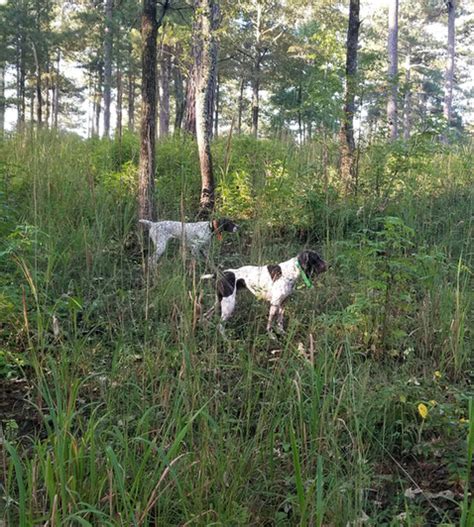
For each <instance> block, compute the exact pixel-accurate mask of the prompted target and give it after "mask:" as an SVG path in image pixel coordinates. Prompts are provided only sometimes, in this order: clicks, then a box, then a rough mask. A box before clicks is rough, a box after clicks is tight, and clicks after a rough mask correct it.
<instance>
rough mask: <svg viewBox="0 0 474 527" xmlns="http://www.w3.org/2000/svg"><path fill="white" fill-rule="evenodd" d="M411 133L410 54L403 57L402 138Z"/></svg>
mask: <svg viewBox="0 0 474 527" xmlns="http://www.w3.org/2000/svg"><path fill="white" fill-rule="evenodd" d="M410 134H411V56H410V51H408V53H407V56H406V57H405V100H404V105H403V139H404V141H408V140H409V139H410Z"/></svg>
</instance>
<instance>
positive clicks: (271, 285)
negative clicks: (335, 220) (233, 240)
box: [201, 251, 327, 335]
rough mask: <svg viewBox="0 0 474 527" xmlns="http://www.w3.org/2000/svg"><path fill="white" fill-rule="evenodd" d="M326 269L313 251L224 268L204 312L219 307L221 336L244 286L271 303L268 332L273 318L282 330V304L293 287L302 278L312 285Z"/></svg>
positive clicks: (283, 311)
mask: <svg viewBox="0 0 474 527" xmlns="http://www.w3.org/2000/svg"><path fill="white" fill-rule="evenodd" d="M326 270H327V265H326V262H325V261H324V260H323V259H322V258H321V257H320V256H319V254H318V253H317V252H315V251H303V252H301V253H299V254H298V255H297V256H295V257H293V258H291V259H290V260H287V261H285V262H282V263H280V264H277V265H263V266H254V265H245V266H244V267H239V268H238V269H226V270H225V271H223V272H222V274H221V275H220V276H219V277H218V279H217V283H216V289H217V299H216V303H215V304H214V306H213V307H212V308H211V309H210V310H209V311H208V313H207V314H206V315H210V314H211V313H212V312H213V311H214V310H215V308H216V307H217V306H220V311H221V320H220V324H219V330H220V332H221V333H222V334H223V335H224V325H223V324H224V322H226V321H227V320H229V318H230V317H231V316H232V314H233V313H234V310H235V307H236V305H237V291H238V290H239V289H243V288H246V289H248V290H249V291H250V292H251V293H252V294H253V295H254V296H255V297H257V298H261V299H262V300H266V301H267V302H270V312H269V315H268V321H267V331H268V332H269V333H271V331H272V326H273V321H274V319H275V318H276V320H277V329H278V331H279V332H281V333H284V327H283V316H284V313H285V310H284V307H283V303H284V302H285V300H286V299H287V298H288V297H289V296H290V295H291V293H292V292H293V291H294V290H295V287H296V283H297V281H298V280H299V279H300V278H302V279H303V281H304V282H305V284H306V285H307V287H312V286H313V284H312V282H311V280H310V278H313V277H314V276H315V275H319V274H321V273H324V272H325V271H326ZM215 276H216V275H215V274H207V275H203V276H202V277H201V278H202V279H207V278H214V277H215Z"/></svg>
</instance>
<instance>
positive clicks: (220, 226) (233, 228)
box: [211, 218, 239, 240]
mask: <svg viewBox="0 0 474 527" xmlns="http://www.w3.org/2000/svg"><path fill="white" fill-rule="evenodd" d="M211 223H212V232H215V233H216V234H217V237H218V238H219V240H221V239H222V233H223V232H237V231H238V230H239V226H238V225H237V224H236V223H234V222H233V221H232V220H229V219H228V218H220V219H218V220H212V222H211Z"/></svg>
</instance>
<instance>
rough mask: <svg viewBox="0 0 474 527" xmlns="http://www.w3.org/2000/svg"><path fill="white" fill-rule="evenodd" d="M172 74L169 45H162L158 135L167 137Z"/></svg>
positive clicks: (159, 77)
mask: <svg viewBox="0 0 474 527" xmlns="http://www.w3.org/2000/svg"><path fill="white" fill-rule="evenodd" d="M170 76H171V58H170V50H169V47H168V46H166V45H163V46H162V47H161V57H160V72H159V76H158V80H159V92H158V100H159V102H160V108H159V112H160V119H159V133H158V137H166V136H167V135H168V134H169V128H170Z"/></svg>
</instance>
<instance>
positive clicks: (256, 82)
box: [252, 56, 260, 137]
mask: <svg viewBox="0 0 474 527" xmlns="http://www.w3.org/2000/svg"><path fill="white" fill-rule="evenodd" d="M259 96H260V57H259V56H257V58H256V60H255V65H254V71H253V79H252V134H253V135H254V136H255V137H258V114H259Z"/></svg>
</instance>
